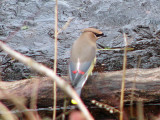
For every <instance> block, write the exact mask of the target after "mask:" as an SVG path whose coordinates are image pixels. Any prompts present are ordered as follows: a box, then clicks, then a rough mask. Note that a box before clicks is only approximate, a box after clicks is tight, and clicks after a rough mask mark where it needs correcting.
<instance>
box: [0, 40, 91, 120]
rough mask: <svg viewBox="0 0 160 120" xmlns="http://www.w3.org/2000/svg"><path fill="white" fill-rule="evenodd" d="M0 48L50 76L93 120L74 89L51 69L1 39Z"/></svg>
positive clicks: (86, 115)
mask: <svg viewBox="0 0 160 120" xmlns="http://www.w3.org/2000/svg"><path fill="white" fill-rule="evenodd" d="M0 48H1V49H3V50H4V51H5V52H7V53H8V54H10V55H11V56H12V57H13V58H15V59H17V60H19V61H20V62H22V63H24V64H26V65H27V66H30V67H31V68H32V69H34V70H36V71H37V72H39V73H43V74H45V75H46V76H48V77H50V78H51V79H52V80H53V81H56V82H57V85H58V86H59V87H60V88H61V89H62V90H63V91H65V92H66V93H67V94H68V95H69V96H70V97H71V98H73V99H75V100H76V101H77V103H78V104H77V106H78V107H79V109H80V110H81V111H82V112H83V114H84V116H85V117H86V119H87V120H93V117H92V116H91V114H90V113H89V111H88V110H87V108H86V107H85V105H84V103H83V102H82V100H81V99H80V97H79V96H78V95H77V93H76V91H75V90H74V89H73V88H72V87H71V85H69V84H68V83H67V82H66V81H64V80H63V79H62V78H60V77H58V76H57V75H56V74H55V73H54V72H53V70H51V69H49V68H47V67H46V66H44V65H42V64H40V63H37V62H36V61H34V60H32V59H31V58H29V57H27V56H25V55H22V54H21V53H18V52H16V51H14V50H12V49H11V48H10V47H8V46H7V45H5V44H4V43H3V42H2V41H0Z"/></svg>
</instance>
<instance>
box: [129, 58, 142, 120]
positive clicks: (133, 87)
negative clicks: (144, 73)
mask: <svg viewBox="0 0 160 120" xmlns="http://www.w3.org/2000/svg"><path fill="white" fill-rule="evenodd" d="M140 64H141V58H140V57H139V59H138V64H137V70H136V73H135V76H134V80H133V84H132V91H131V102H130V104H131V106H130V111H131V118H133V100H134V90H135V89H136V77H137V75H138V72H139V67H140Z"/></svg>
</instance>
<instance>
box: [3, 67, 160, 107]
mask: <svg viewBox="0 0 160 120" xmlns="http://www.w3.org/2000/svg"><path fill="white" fill-rule="evenodd" d="M122 74H123V71H113V72H106V73H95V74H94V75H92V76H90V77H89V79H88V80H87V83H86V84H85V85H84V88H83V90H82V94H81V98H82V99H83V100H84V102H85V104H86V105H91V102H90V101H91V100H97V101H100V102H103V103H105V104H110V105H117V104H118V103H119V99H120V89H121V80H122ZM62 78H63V79H65V80H67V81H69V80H68V79H69V78H68V77H67V76H64V77H62ZM37 80H38V101H37V104H38V107H49V106H52V103H53V101H52V100H53V90H52V89H53V81H52V80H50V78H48V77H35V78H31V79H25V80H19V81H13V82H4V81H0V88H1V89H2V88H3V89H5V91H7V93H8V94H11V95H16V96H21V97H24V98H26V99H27V104H29V103H30V99H31V96H32V93H33V89H34V88H35V87H36V83H37ZM134 81H136V82H134ZM133 83H135V88H133ZM133 89H134V97H133V98H132V99H133V100H134V101H143V102H157V101H160V68H154V69H128V70H127V71H126V80H125V102H129V101H130V100H131V92H132V90H133ZM64 96H65V94H64V92H62V91H61V90H60V89H58V90H57V101H58V102H57V103H58V105H60V106H61V105H62V104H63V100H64ZM0 99H1V100H2V101H3V102H4V103H5V104H6V105H7V106H11V103H10V102H6V101H7V97H6V96H5V95H4V94H3V92H2V91H0Z"/></svg>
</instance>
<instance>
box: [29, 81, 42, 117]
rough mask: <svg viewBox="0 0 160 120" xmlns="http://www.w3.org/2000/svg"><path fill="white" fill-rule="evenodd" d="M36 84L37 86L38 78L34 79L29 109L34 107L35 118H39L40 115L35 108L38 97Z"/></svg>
mask: <svg viewBox="0 0 160 120" xmlns="http://www.w3.org/2000/svg"><path fill="white" fill-rule="evenodd" d="M38 86H39V79H36V80H35V82H34V84H33V87H32V88H33V90H32V93H31V103H30V109H35V111H34V114H35V116H36V118H37V119H40V116H39V115H38V112H37V111H36V109H37V98H38Z"/></svg>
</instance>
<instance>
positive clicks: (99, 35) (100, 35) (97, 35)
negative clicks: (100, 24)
mask: <svg viewBox="0 0 160 120" xmlns="http://www.w3.org/2000/svg"><path fill="white" fill-rule="evenodd" d="M94 34H95V35H96V37H107V35H104V34H103V33H102V34H97V33H94Z"/></svg>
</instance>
